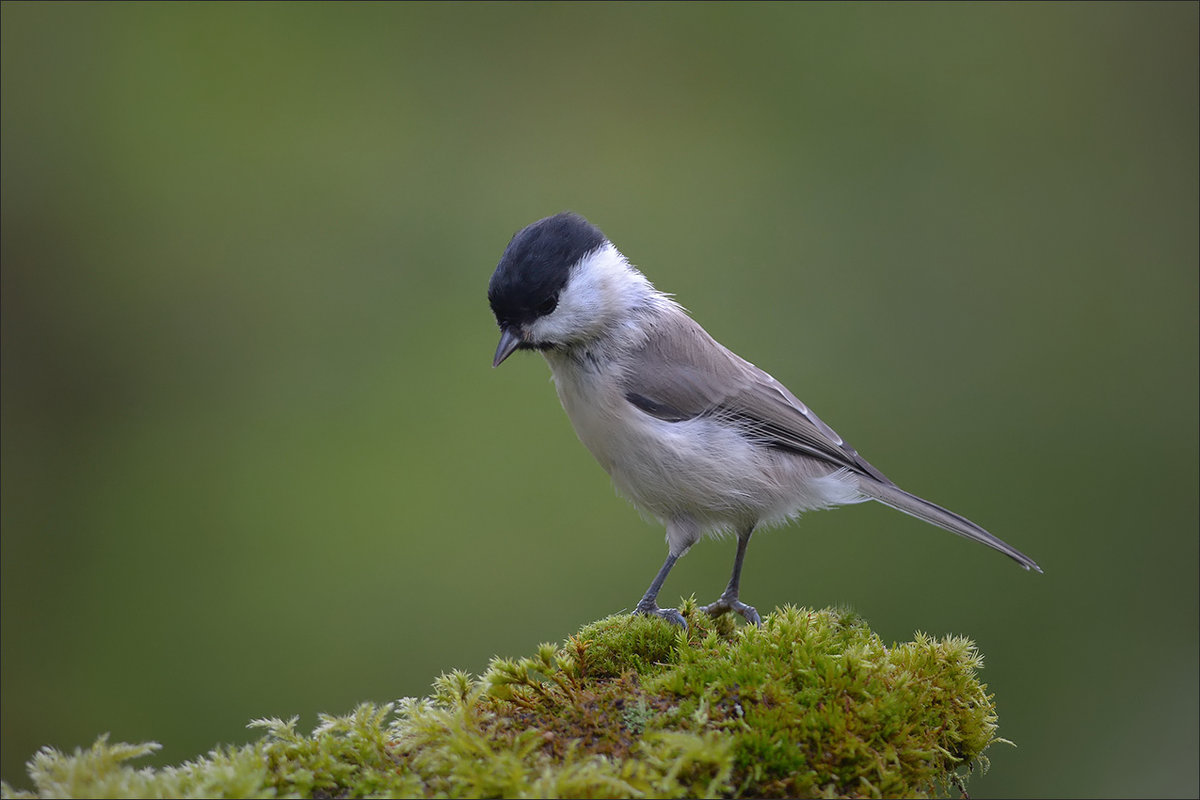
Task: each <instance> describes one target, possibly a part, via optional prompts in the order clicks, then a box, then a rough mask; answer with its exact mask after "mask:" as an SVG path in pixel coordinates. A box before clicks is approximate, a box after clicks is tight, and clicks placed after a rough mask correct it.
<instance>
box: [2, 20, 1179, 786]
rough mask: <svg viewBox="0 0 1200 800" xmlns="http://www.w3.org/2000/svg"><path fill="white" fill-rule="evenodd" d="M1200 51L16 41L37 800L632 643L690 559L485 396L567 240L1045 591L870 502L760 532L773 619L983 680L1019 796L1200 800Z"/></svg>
mask: <svg viewBox="0 0 1200 800" xmlns="http://www.w3.org/2000/svg"><path fill="white" fill-rule="evenodd" d="M1198 8H1200V6H1197V4H1195V3H1177V4H1167V5H1157V4H1103V5H1089V4H1063V5H998V4H987V5H941V4H938V5H895V4H882V5H841V4H834V5H810V4H801V5H789V4H774V3H772V4H761V5H759V4H754V5H727V4H696V5H688V4H662V5H659V4H650V5H622V4H611V3H605V4H585V5H542V4H511V5H510V4H496V5H477V4H437V5H422V4H413V3H402V4H394V5H393V4H385V5H323V4H305V5H281V4H274V3H272V4H265V5H242V4H211V5H210V4H186V5H174V4H172V5H156V4H94V5H93V4H88V5H74V4H57V3H55V4H44V5H43V4H26V3H14V2H5V3H4V5H3V26H2V27H3V42H2V44H3V47H2V59H3V61H2V63H3V86H2V89H3V92H2V96H3V199H2V202H3V225H2V231H3V253H2V257H3V270H2V292H0V300H2V303H3V309H2V315H0V322H2V326H3V329H2V333H3V335H2V343H3V353H2V355H3V358H2V365H3V381H2V391H3V396H2V397H3V404H2V408H3V417H2V421H3V450H2V454H3V462H2V467H3V478H2V480H0V490H2V493H3V498H2V499H3V516H2V521H3V536H2V543H3V554H2V559H0V561H2V570H3V576H2V578H3V579H2V581H0V585H2V589H0V592H2V600H3V614H2V624H3V640H2V643H3V654H2V661H0V667H2V683H0V691H2V704H0V707H2V718H3V719H2V721H3V730H2V735H0V742H2V749H3V752H2V770H3V778H4V780H6V781H9V782H10V783H12V784H13V785H16V786H27V785H29V784H28V779H27V777H26V776H25V774H24V769H23V763H24V762H25V761H26V760H27V759H28V758H29V757H30V756H31V755H32V754H33V753H34V752H35V750H36V749H37V748H38V747H40V746H42V745H52V746H54V747H58V748H64V749H71V748H74V747H77V746H81V745H87V744H90V743H91V742H92V741H93V740H94V739H95V737H96V736H97V735H99V734H101V733H103V732H106V731H109V732H111V734H112V736H113V738H114V739H118V740H125V741H141V740H158V741H160V742H162V743H164V745H165V747H164V749H163V751H162V753H161V754H160V756H159V757H158V758H157V761H155V762H153V763H160V764H161V763H178V762H180V761H183V760H185V759H188V758H190V757H192V756H194V755H197V754H199V753H202V752H205V751H207V750H208V749H209V748H210V747H212V746H213V745H215V744H217V743H218V742H241V741H248V740H250V739H251V738H253V736H254V734H253V732H251V731H248V730H246V729H245V727H244V726H245V724H246V722H247V721H248V720H250V719H251V718H254V717H261V716H283V717H287V716H290V715H299V716H300V717H301V721H302V722H301V724H302V725H303V726H304V727H306V728H308V727H311V725H313V724H315V722H316V714H317V713H318V712H321V711H328V712H337V713H341V712H345V711H348V710H349V709H351V708H352V707H353V706H354V705H355V704H356V703H358V702H359V701H363V700H373V701H378V702H385V701H388V700H392V699H394V698H397V697H401V696H407V695H422V694H425V693H426V692H427V691H428V687H429V684H430V682H431V680H432V679H433V678H434V677H435V676H436V675H438V674H439V673H440V672H442V671H445V670H449V669H451V668H455V667H460V668H465V669H468V670H472V671H480V670H482V669H483V668H484V667H485V665H486V663H487V661H488V659H489V658H490V657H491V656H492V655H494V654H502V655H520V654H524V653H527V652H529V651H530V649H531V648H532V647H534V646H535V645H536V644H537V643H538V642H541V641H548V640H549V641H553V640H561V639H562V638H564V637H565V636H567V635H569V634H570V633H572V632H573V631H574V630H575V629H576V628H577V627H578V626H579V625H581V624H583V623H585V622H588V621H590V620H593V619H596V618H599V617H601V616H603V615H606V614H610V613H614V612H617V611H620V610H622V609H629V608H631V607H632V606H633V604H634V603H635V602H636V601H637V599H638V598H639V597H640V596H641V593H642V591H643V590H644V589H645V588H646V585H647V584H648V583H649V581H650V579H651V577H652V576H653V575H654V572H655V571H656V570H657V569H658V567H659V565H660V564H661V561H662V559H663V557H664V555H665V545H664V544H663V540H662V537H663V534H662V530H661V529H660V528H658V527H657V526H655V525H652V524H649V523H646V522H645V521H643V520H642V519H641V518H640V517H639V516H638V515H637V513H636V512H635V511H634V510H632V508H631V507H629V506H628V505H627V504H626V503H625V502H624V501H622V500H621V499H619V498H618V497H616V496H615V494H614V492H613V491H612V489H611V488H610V485H609V483H608V480H607V478H606V476H605V475H604V474H603V472H602V471H601V469H600V468H599V467H598V466H597V465H596V464H595V463H594V462H593V461H592V459H591V457H590V456H589V455H588V454H587V453H586V451H585V450H584V449H583V448H582V447H581V446H580V445H579V444H578V442H577V441H576V439H575V437H574V434H573V433H572V431H571V428H570V425H569V424H568V422H567V420H566V418H565V415H564V414H563V413H562V410H561V409H560V408H559V406H558V402H557V399H556V398H555V395H554V392H553V389H552V387H551V385H550V384H549V381H548V371H547V369H546V366H545V365H544V364H543V363H542V362H541V360H540V359H539V358H537V357H536V356H533V355H529V354H526V355H525V356H523V357H517V358H513V359H511V360H510V361H509V362H508V363H506V364H505V365H504V367H503V368H501V369H498V370H492V369H491V367H490V360H491V357H492V353H493V350H494V347H495V343H496V337H497V331H496V328H495V324H494V322H493V320H492V318H491V314H490V312H489V310H488V307H487V302H486V297H485V291H486V285H487V280H488V277H489V275H490V273H491V270H492V269H493V267H494V266H495V263H496V261H497V259H498V258H499V256H500V253H501V251H502V249H503V248H504V246H505V244H506V243H507V242H508V239H509V237H510V236H511V234H512V233H513V232H514V231H515V230H517V229H518V228H520V227H522V226H523V225H525V224H527V223H529V222H531V221H533V220H535V219H537V218H539V217H542V216H545V215H547V214H551V213H554V212H556V211H559V210H562V209H568V208H569V209H574V210H577V211H579V212H581V213H583V214H585V215H587V216H588V217H589V218H591V219H592V220H593V221H594V222H595V223H597V224H598V225H599V226H600V227H601V228H602V229H603V230H604V231H605V232H606V233H607V234H608V235H609V236H610V237H611V238H612V239H613V240H614V241H615V242H616V243H617V244H618V246H619V247H621V249H622V250H623V251H624V252H625V253H626V254H627V255H628V256H629V257H630V258H631V259H632V260H633V261H634V263H636V264H638V265H640V266H641V267H642V268H643V269H644V270H645V271H646V272H647V274H648V275H649V276H650V277H651V279H652V280H654V281H655V282H656V283H657V285H658V286H659V287H660V288H663V289H665V290H667V291H671V292H673V293H675V294H676V296H677V297H678V299H679V300H680V301H681V302H682V303H683V304H684V305H686V306H687V307H689V308H690V309H691V310H692V312H693V313H694V314H695V315H696V316H697V317H698V318H699V319H700V320H701V321H702V322H703V324H704V325H705V326H706V327H707V328H708V329H709V330H710V331H711V332H712V333H713V334H714V335H715V336H717V338H719V339H720V340H722V341H723V342H724V343H726V344H727V345H729V346H730V347H732V348H733V349H735V350H737V351H738V352H740V353H742V354H744V355H745V356H746V357H748V358H750V359H752V360H753V361H755V362H756V363H758V364H760V365H761V366H763V367H765V368H766V369H768V370H770V371H771V372H773V373H774V374H775V375H776V376H777V377H778V378H779V379H780V380H782V381H783V382H785V383H786V384H788V385H789V386H790V387H791V388H792V389H793V390H794V391H795V392H796V393H797V394H798V395H800V396H801V397H802V398H804V399H805V400H806V401H807V402H808V403H809V404H810V405H811V406H812V407H813V408H814V409H815V410H816V411H817V412H818V413H819V414H821V415H822V416H823V417H824V418H825V419H826V421H828V422H830V423H831V424H832V425H833V426H834V427H836V428H837V429H838V430H839V431H840V432H841V433H843V434H844V435H845V436H846V437H847V438H848V439H849V440H850V441H851V442H853V443H854V444H855V445H856V446H857V447H858V448H859V449H860V450H861V451H862V452H863V453H864V454H865V455H866V456H867V457H868V458H869V459H871V460H872V461H873V462H874V463H875V464H876V465H877V466H879V467H880V468H881V469H882V470H884V471H885V472H887V473H888V474H889V475H890V476H891V477H892V478H894V479H895V480H897V481H898V482H899V483H900V484H902V485H903V486H905V487H906V488H909V489H910V490H912V491H915V492H917V493H919V494H922V495H925V496H927V497H929V498H930V499H933V500H935V501H937V502H940V503H943V504H945V505H947V506H949V507H951V508H953V509H956V510H958V511H961V512H962V513H965V514H967V515H969V516H970V517H972V518H974V519H976V520H977V521H979V522H980V523H982V524H984V525H985V526H986V527H988V528H990V529H991V530H992V531H994V532H996V533H997V534H999V535H1001V536H1002V537H1003V538H1005V539H1007V540H1008V541H1009V542H1011V543H1013V544H1014V545H1016V546H1017V547H1019V548H1021V549H1023V550H1024V551H1026V552H1028V553H1029V554H1031V555H1032V556H1034V557H1035V558H1036V559H1038V560H1039V561H1040V563H1041V564H1042V565H1043V566H1044V567H1045V570H1046V574H1045V575H1041V576H1039V575H1033V574H1029V573H1026V572H1024V571H1022V570H1020V569H1018V568H1017V567H1016V566H1015V565H1014V564H1013V563H1012V562H1010V561H1009V560H1008V559H1006V558H1003V557H1002V556H1000V555H998V554H997V553H994V552H992V551H989V550H987V549H985V548H983V547H980V546H978V545H974V544H971V543H969V542H966V541H965V540H962V539H958V538H956V537H953V536H950V535H948V534H946V533H944V532H941V531H939V530H937V529H935V528H931V527H929V526H926V525H923V524H922V523H919V522H917V521H916V520H912V519H910V518H908V517H905V516H903V515H900V514H897V513H895V512H892V511H889V510H887V509H885V508H883V507H881V506H876V505H873V504H872V505H870V506H859V507H854V508H849V509H843V510H841V511H837V512H833V513H830V512H823V513H818V514H813V515H811V516H809V517H806V518H805V519H804V520H803V521H802V522H800V523H799V524H794V525H792V526H789V527H787V528H785V529H783V530H779V531H774V532H772V533H770V534H767V535H760V536H759V537H757V538H756V539H755V541H754V544H753V546H752V547H751V549H750V554H749V557H748V560H747V567H746V573H745V580H744V590H743V595H744V597H745V598H746V599H747V600H748V601H749V602H752V603H755V604H756V605H757V606H758V607H759V609H761V610H764V611H767V610H770V609H772V608H774V607H776V606H778V605H781V604H785V603H794V604H798V605H809V606H824V605H830V604H841V605H849V606H851V607H853V608H855V609H856V610H858V611H859V612H860V613H862V614H863V615H864V616H865V617H866V618H867V619H868V620H869V621H870V622H871V624H872V625H873V626H874V627H875V629H876V630H877V631H879V632H880V633H881V634H882V635H883V636H884V637H885V638H886V639H889V640H906V639H908V638H909V637H911V636H912V634H913V632H914V631H915V630H923V631H928V632H930V633H933V634H938V635H941V634H948V633H955V634H965V635H969V636H971V637H973V638H974V639H975V640H976V641H977V642H978V644H979V646H980V648H981V650H982V651H983V653H984V654H985V656H986V659H987V661H986V668H985V671H984V678H985V679H986V681H987V682H988V684H989V686H990V688H991V690H992V691H993V692H994V693H995V695H996V698H997V702H998V704H999V710H1000V715H1001V716H1000V721H1001V734H1002V735H1003V736H1006V737H1007V738H1009V739H1011V740H1013V741H1014V742H1016V743H1017V745H1018V747H1016V748H1012V747H1006V746H996V747H995V748H993V749H992V751H991V753H990V755H991V760H992V770H991V772H989V773H988V774H987V775H986V776H983V777H981V778H976V779H975V780H974V781H973V782H972V784H971V788H972V793H973V794H974V795H976V796H978V797H989V796H1049V795H1056V796H1188V795H1191V796H1195V795H1196V794H1197V792H1198V791H1200V786H1198V778H1197V755H1196V754H1197V751H1198V749H1200V741H1198V735H1197V717H1198V712H1197V708H1198V698H1197V694H1198V689H1197V674H1198V673H1197V669H1198V667H1197V665H1198V633H1197V631H1198V624H1200V621H1198V612H1197V609H1198V604H1200V598H1198V590H1197V563H1198V553H1197V541H1198V534H1197V529H1198V501H1197V494H1198V490H1197V484H1198V474H1197V461H1198V453H1197V436H1198V434H1197V406H1198V401H1197V363H1198V354H1197V336H1198V330H1197V297H1198V264H1200V256H1198V252H1197V247H1198V246H1197V241H1198V233H1197V230H1198V228H1197V217H1198V213H1200V209H1198V186H1197V182H1198V181H1197V174H1198V163H1197V150H1198V148H1197V140H1198V124H1197V122H1198V110H1197V108H1198V101H1197V95H1198V87H1197V63H1198V62H1197V39H1198V12H1197V10H1198ZM732 556H733V544H732V542H730V541H725V542H717V543H711V542H710V543H702V544H701V545H698V546H697V547H696V548H695V549H694V550H693V551H692V553H691V554H690V555H689V556H688V557H687V558H686V559H684V560H683V561H682V562H681V563H680V564H679V565H678V567H677V568H676V570H675V571H674V573H673V574H672V575H671V578H670V580H669V581H668V583H667V585H666V587H665V590H664V597H666V598H675V597H679V596H680V595H689V594H692V593H695V594H696V595H697V596H698V598H699V599H700V600H702V601H704V600H708V599H711V598H712V597H715V595H716V594H717V593H718V592H719V591H720V590H721V589H722V588H723V587H724V583H725V580H726V578H727V575H728V569H729V566H730V564H731V562H732Z"/></svg>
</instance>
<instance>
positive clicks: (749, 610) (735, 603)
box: [700, 594, 762, 625]
mask: <svg viewBox="0 0 1200 800" xmlns="http://www.w3.org/2000/svg"><path fill="white" fill-rule="evenodd" d="M700 610H701V611H703V612H704V613H705V614H708V615H709V616H710V617H719V616H721V615H722V614H726V613H728V612H730V611H736V612H737V613H739V614H741V615H742V616H743V617H744V618H745V620H746V622H748V623H750V624H751V625H762V617H760V616H758V610H757V609H755V608H754V606H749V605H746V604H745V603H743V602H742V601H741V600H738V598H737V595H736V594H735V595H726V594H723V595H721V596H720V597H719V598H717V600H716V602H714V603H709V604H708V605H706V606H704V607H703V608H701V609H700Z"/></svg>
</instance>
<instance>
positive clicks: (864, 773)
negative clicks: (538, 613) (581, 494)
mask: <svg viewBox="0 0 1200 800" xmlns="http://www.w3.org/2000/svg"><path fill="white" fill-rule="evenodd" d="M682 611H683V613H684V615H685V617H686V618H687V620H688V626H689V627H688V630H687V631H686V632H684V631H682V630H680V629H678V628H675V627H673V626H671V625H669V624H668V623H666V622H664V621H662V620H660V619H657V618H648V617H629V616H614V617H609V618H607V619H603V620H600V621H598V622H595V623H592V624H590V625H587V626H585V627H584V628H583V629H581V630H580V631H579V632H578V633H577V634H576V635H575V636H572V637H570V638H569V639H568V640H567V641H566V643H565V644H564V645H562V646H561V647H559V646H554V645H542V646H541V647H539V648H538V651H537V653H536V654H534V655H533V656H532V657H529V658H522V659H516V660H511V659H495V660H493V662H492V663H491V665H490V666H489V668H488V670H487V672H486V673H485V674H484V675H483V676H482V677H480V678H474V677H472V676H470V675H467V674H466V673H463V672H453V673H450V674H448V675H443V676H442V677H440V678H438V679H437V681H435V682H434V693H433V696H432V697H430V698H425V699H421V700H416V699H412V698H408V699H405V700H401V701H399V702H397V703H395V704H390V703H389V704H387V705H384V706H373V705H369V704H367V705H362V706H360V707H359V708H358V709H357V710H355V711H354V712H353V713H352V714H350V715H348V716H345V717H327V716H323V717H322V718H321V721H320V724H319V725H318V726H317V728H316V730H314V731H313V733H312V734H311V735H304V734H300V733H298V732H297V731H296V721H295V720H294V719H293V720H291V721H288V722H284V721H282V720H278V719H272V720H257V721H255V722H253V723H251V726H252V727H259V728H263V729H264V731H265V733H264V735H263V737H262V738H261V739H260V740H259V741H257V742H255V743H253V744H250V745H246V746H244V747H239V748H223V749H218V750H214V751H213V752H211V753H209V754H208V755H207V756H205V757H203V758H199V759H197V760H195V761H192V762H188V763H186V764H183V765H181V766H178V767H168V768H164V769H158V770H155V769H136V768H134V767H132V766H130V765H129V764H128V763H127V762H129V761H130V760H132V759H134V758H136V757H138V756H142V755H145V754H147V753H149V752H152V751H153V750H154V749H156V748H157V745H154V744H142V745H128V744H110V743H109V742H108V741H107V740H106V738H104V737H101V739H100V740H99V741H97V742H96V744H95V745H93V746H92V747H91V748H90V749H88V750H86V751H76V752H75V753H74V754H72V755H66V754H63V753H60V752H58V751H55V750H52V749H49V748H46V749H43V750H42V751H41V752H39V753H38V754H37V755H36V756H34V758H33V760H32V761H31V762H30V764H29V773H30V776H31V777H32V778H33V781H34V785H35V787H36V792H37V794H36V795H34V794H29V793H24V792H16V791H14V790H13V789H12V787H10V786H8V785H7V784H5V785H4V786H3V794H4V796H5V797H9V796H11V797H34V796H39V795H40V796H54V797H148V796H158V797H168V796H181V797H182V796H196V797H235V796H236V797H272V796H274V797H278V796H299V797H371V796H392V797H434V796H438V797H841V796H851V797H880V796H884V797H915V796H925V795H929V794H935V793H937V792H940V791H946V790H949V789H950V788H952V787H955V788H957V789H959V790H960V791H961V789H962V786H963V783H962V782H963V780H964V778H965V774H964V769H968V770H969V769H970V768H972V767H973V766H975V765H981V766H986V764H987V762H986V759H985V758H984V756H983V751H984V750H985V749H986V748H987V747H988V746H989V745H990V744H992V743H993V742H996V741H1003V740H999V739H997V738H996V714H995V708H994V706H993V704H992V698H991V697H990V696H989V695H988V694H987V691H986V688H985V687H984V686H983V685H982V684H980V683H979V681H978V679H977V677H976V672H977V670H978V669H979V666H980V662H981V658H980V656H979V654H978V653H977V652H976V651H975V648H974V646H973V645H972V644H971V642H969V641H968V640H966V639H962V638H957V637H947V638H944V639H940V640H935V639H933V638H930V637H928V636H924V635H921V634H918V635H917V636H916V638H915V639H914V641H912V642H908V643H905V644H900V645H893V646H891V647H887V646H885V645H884V644H883V643H882V641H880V639H879V637H878V636H876V635H875V634H874V633H873V632H872V631H871V630H870V628H868V627H867V625H866V624H865V623H864V622H863V621H862V620H861V619H860V618H859V617H857V616H855V615H854V614H852V613H848V612H840V611H833V610H824V611H807V610H804V609H796V608H791V607H788V608H784V609H781V610H779V611H777V612H775V613H774V614H771V615H770V616H768V617H767V618H766V620H765V621H764V623H763V626H762V627H761V628H750V627H741V628H735V626H734V624H733V623H732V621H731V620H730V618H729V617H728V616H726V617H724V618H722V619H719V620H715V621H714V620H710V619H709V618H708V617H707V616H705V615H704V614H702V613H700V612H699V611H698V610H697V608H696V604H695V603H694V602H692V601H689V602H687V603H684V605H683V608H682Z"/></svg>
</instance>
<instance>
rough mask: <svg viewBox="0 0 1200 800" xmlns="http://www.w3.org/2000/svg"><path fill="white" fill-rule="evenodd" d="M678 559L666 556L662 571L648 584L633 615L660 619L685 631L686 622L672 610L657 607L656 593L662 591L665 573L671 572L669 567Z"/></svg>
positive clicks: (681, 615)
mask: <svg viewBox="0 0 1200 800" xmlns="http://www.w3.org/2000/svg"><path fill="white" fill-rule="evenodd" d="M678 558H679V556H676V555H668V556H667V561H666V563H665V564H663V565H662V569H660V570H659V571H658V574H657V575H655V576H654V580H653V581H652V582H651V583H650V588H649V589H647V590H646V594H645V595H643V596H642V599H641V601H640V602H639V603H638V604H637V608H635V609H634V610H633V613H634V614H645V615H647V616H651V617H662V618H663V619H665V620H666V621H667V622H670V623H672V624H674V625H678V626H679V627H681V628H683V629H684V630H687V622H686V621H685V620H684V618H683V614H680V613H679V612H678V611H676V610H675V609H673V608H659V607H658V591H659V589H662V585H663V581H665V580H666V579H667V573H668V572H670V571H671V567H673V566H675V561H676V560H677V559H678Z"/></svg>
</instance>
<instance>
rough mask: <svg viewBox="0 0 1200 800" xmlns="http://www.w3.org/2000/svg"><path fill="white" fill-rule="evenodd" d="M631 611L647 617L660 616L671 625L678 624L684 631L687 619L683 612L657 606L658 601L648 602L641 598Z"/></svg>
mask: <svg viewBox="0 0 1200 800" xmlns="http://www.w3.org/2000/svg"><path fill="white" fill-rule="evenodd" d="M633 613H634V614H642V615H643V616H647V617H661V618H662V619H665V620H666V621H667V622H669V623H671V624H672V625H678V626H679V627H681V628H683V629H684V630H685V631H686V630H687V620H685V619H684V618H683V614H680V613H679V611H678V610H677V609H674V608H659V607H658V603H655V602H654V601H653V600H651V601H649V602H647V601H646V600H642V602H640V603H638V604H637V608H635V609H634V610H633Z"/></svg>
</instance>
